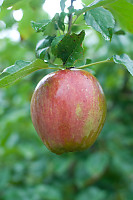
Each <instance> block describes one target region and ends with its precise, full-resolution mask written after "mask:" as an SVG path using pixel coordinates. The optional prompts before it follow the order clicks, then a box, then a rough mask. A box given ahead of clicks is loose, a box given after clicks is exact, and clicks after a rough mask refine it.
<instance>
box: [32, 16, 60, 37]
mask: <svg viewBox="0 0 133 200" xmlns="http://www.w3.org/2000/svg"><path fill="white" fill-rule="evenodd" d="M58 19H59V14H58V13H57V14H56V15H55V16H54V17H53V19H52V20H44V21H41V22H34V21H32V22H31V25H32V28H33V29H34V30H35V31H36V32H43V34H44V35H48V36H53V35H55V34H56V31H57V21H58Z"/></svg>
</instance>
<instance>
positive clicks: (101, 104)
mask: <svg viewBox="0 0 133 200" xmlns="http://www.w3.org/2000/svg"><path fill="white" fill-rule="evenodd" d="M31 117H32V121H33V125H34V127H35V129H36V131H37V133H38V134H39V136H40V137H41V139H42V141H43V143H44V144H45V145H46V147H47V148H48V149H50V150H51V151H52V152H54V153H56V154H62V153H64V152H72V151H81V150H84V149H87V148H88V147H90V146H91V145H92V144H93V143H94V142H95V140H96V138H97V137H98V135H99V134H100V132H101V130H102V127H103V125H104V122H105V117H106V101H105V97H104V93H103V90H102V88H101V86H100V84H99V82H98V81H97V79H96V78H95V77H94V76H93V75H92V74H90V73H89V72H87V71H83V70H78V69H66V70H60V71H57V72H54V73H51V74H48V75H46V76H45V77H44V78H43V79H42V80H41V81H40V82H39V83H38V85H37V87H36V89H35V91H34V94H33V96H32V100H31Z"/></svg>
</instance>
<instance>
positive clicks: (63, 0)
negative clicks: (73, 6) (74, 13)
mask: <svg viewBox="0 0 133 200" xmlns="http://www.w3.org/2000/svg"><path fill="white" fill-rule="evenodd" d="M65 2H66V0H61V1H60V7H61V10H62V12H64V9H65Z"/></svg>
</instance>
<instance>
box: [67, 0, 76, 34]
mask: <svg viewBox="0 0 133 200" xmlns="http://www.w3.org/2000/svg"><path fill="white" fill-rule="evenodd" d="M74 1H75V0H71V6H70V9H72V8H73V2H74ZM71 27H72V13H71V14H70V15H69V22H68V33H69V34H70V33H71Z"/></svg>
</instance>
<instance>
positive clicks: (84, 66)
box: [76, 60, 114, 69]
mask: <svg viewBox="0 0 133 200" xmlns="http://www.w3.org/2000/svg"><path fill="white" fill-rule="evenodd" d="M107 62H114V61H112V60H102V61H99V62H95V63H90V64H88V65H83V66H80V67H76V68H77V69H84V68H87V67H91V66H93V65H97V64H102V63H107Z"/></svg>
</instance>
